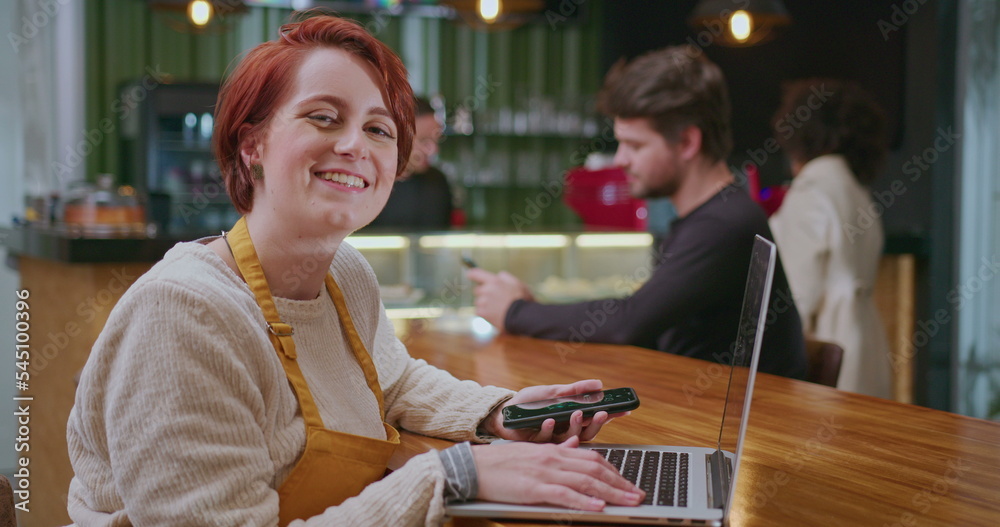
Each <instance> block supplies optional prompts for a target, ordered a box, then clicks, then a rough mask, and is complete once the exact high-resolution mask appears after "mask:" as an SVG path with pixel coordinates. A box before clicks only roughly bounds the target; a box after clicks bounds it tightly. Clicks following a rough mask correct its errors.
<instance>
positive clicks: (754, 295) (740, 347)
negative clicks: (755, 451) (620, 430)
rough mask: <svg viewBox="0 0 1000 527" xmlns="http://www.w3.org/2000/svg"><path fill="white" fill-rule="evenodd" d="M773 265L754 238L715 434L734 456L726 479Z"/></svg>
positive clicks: (736, 449)
mask: <svg viewBox="0 0 1000 527" xmlns="http://www.w3.org/2000/svg"><path fill="white" fill-rule="evenodd" d="M775 262H776V250H775V246H774V244H773V243H771V242H770V241H768V240H766V239H764V238H762V237H761V236H756V237H755V239H754V245H753V253H752V254H751V256H750V269H749V271H748V273H747V283H746V290H745V291H744V294H743V308H742V311H741V312H740V324H739V330H738V331H737V334H736V340H735V342H734V343H733V349H732V352H733V367H732V371H731V373H730V379H729V391H728V393H727V394H726V403H725V409H724V410H723V415H722V427H721V430H720V432H719V444H718V448H719V449H721V450H725V451H728V452H732V453H734V454H735V455H736V457H735V459H734V461H733V466H732V467H727V468H729V470H728V472H729V474H730V475H732V474H735V473H736V470H737V468H738V467H739V462H740V451H741V450H742V448H743V436H744V434H745V433H746V423H747V419H748V417H749V412H750V399H749V397H748V395H749V394H750V393H751V392H752V390H753V381H754V377H755V373H756V371H757V362H758V360H759V358H760V347H761V342H762V341H763V337H764V325H765V322H766V320H767V308H768V300H769V299H770V296H771V282H772V279H773V277H774V267H775ZM729 483H730V484H729V488H728V489H726V490H727V492H726V493H725V494H724V495H725V497H726V501H725V509H726V515H728V512H729V507H730V504H731V502H732V497H733V492H734V490H735V488H736V481H735V480H731V481H730V482H729Z"/></svg>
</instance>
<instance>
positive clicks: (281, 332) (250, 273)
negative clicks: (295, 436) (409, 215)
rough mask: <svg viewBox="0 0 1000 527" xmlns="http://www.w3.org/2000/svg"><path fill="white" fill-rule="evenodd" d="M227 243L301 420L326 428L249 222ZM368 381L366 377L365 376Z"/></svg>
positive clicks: (234, 231) (228, 236) (240, 223)
mask: <svg viewBox="0 0 1000 527" xmlns="http://www.w3.org/2000/svg"><path fill="white" fill-rule="evenodd" d="M225 238H226V241H228V242H229V247H230V248H231V249H232V251H233V257H234V258H235V259H236V266H237V267H238V268H239V270H240V274H242V275H243V280H245V281H246V283H247V285H248V286H250V290H251V291H253V295H254V297H256V299H257V305H259V306H260V309H261V311H262V312H263V313H264V320H265V321H266V322H267V330H268V335H267V336H268V337H269V338H270V339H271V344H272V345H273V346H274V349H275V350H276V351H277V352H278V358H280V359H281V366H282V368H284V369H285V376H287V377H288V382H289V383H291V385H292V388H293V389H294V390H295V395H296V396H297V397H298V399H299V407H300V408H301V409H302V418H303V419H304V420H305V422H306V427H307V429H308V427H315V428H323V418H322V417H320V415H319V409H318V408H317V407H316V403H315V401H313V397H312V392H310V391H309V385H307V384H306V378H305V376H304V375H302V370H301V369H300V368H299V363H298V361H296V360H295V359H296V354H295V342H294V341H293V340H292V333H294V330H293V329H292V326H290V325H288V324H285V323H283V322H282V321H281V317H280V316H279V315H278V309H277V308H276V307H274V297H272V296H271V288H270V287H268V285H267V278H265V277H264V268H263V267H261V265H260V259H259V258H258V257H257V250H256V249H254V246H253V241H252V240H251V239H250V232H249V231H248V230H247V224H246V218H245V217H243V218H240V220H239V221H237V222H236V225H234V226H233V229H232V230H231V231H229V232H228V233H227V234H225ZM366 377H367V376H366Z"/></svg>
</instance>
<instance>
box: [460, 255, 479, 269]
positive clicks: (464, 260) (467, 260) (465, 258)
mask: <svg viewBox="0 0 1000 527" xmlns="http://www.w3.org/2000/svg"><path fill="white" fill-rule="evenodd" d="M462 265H464V266H465V267H467V268H469V269H475V268H476V267H479V266H478V265H476V261H475V260H473V259H472V258H469V257H468V256H463V257H462Z"/></svg>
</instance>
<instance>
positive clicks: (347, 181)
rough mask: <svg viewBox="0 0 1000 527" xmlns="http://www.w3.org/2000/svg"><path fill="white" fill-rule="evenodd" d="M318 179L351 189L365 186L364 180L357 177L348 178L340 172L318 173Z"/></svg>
mask: <svg viewBox="0 0 1000 527" xmlns="http://www.w3.org/2000/svg"><path fill="white" fill-rule="evenodd" d="M319 177H321V178H323V179H325V180H327V181H333V182H335V183H340V184H341V185H344V186H347V187H352V188H364V186H365V180H363V179H361V178H359V177H358V176H349V175H347V174H341V173H340V172H320V173H319Z"/></svg>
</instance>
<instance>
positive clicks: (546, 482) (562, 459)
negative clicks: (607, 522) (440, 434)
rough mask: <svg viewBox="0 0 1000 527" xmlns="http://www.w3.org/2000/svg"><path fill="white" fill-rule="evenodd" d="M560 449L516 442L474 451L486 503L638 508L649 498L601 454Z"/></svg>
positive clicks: (574, 441)
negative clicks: (628, 506) (490, 501)
mask: <svg viewBox="0 0 1000 527" xmlns="http://www.w3.org/2000/svg"><path fill="white" fill-rule="evenodd" d="M578 444H579V439H578V438H577V437H576V436H574V437H572V438H570V439H569V440H567V441H565V442H564V443H562V444H560V445H551V444H549V445H538V444H531V443H512V444H509V445H495V446H477V447H474V448H473V453H474V455H475V458H476V465H477V467H478V469H479V474H480V496H479V497H480V498H482V499H487V500H493V501H502V502H508V503H547V504H550V505H557V506H562V507H571V508H576V509H582V510H601V509H602V508H604V505H605V504H606V503H611V504H615V505H637V504H638V503H640V502H641V501H642V498H643V497H644V494H643V492H642V491H640V490H639V489H638V488H636V487H635V485H633V484H632V483H630V482H628V481H627V480H625V479H624V478H622V477H621V475H620V474H618V471H617V470H616V469H615V467H613V466H612V465H611V464H610V463H608V462H607V460H605V459H604V458H603V457H601V456H600V455H599V454H597V453H596V452H593V451H590V450H581V449H577V448H575V447H576V446H577V445H578Z"/></svg>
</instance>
